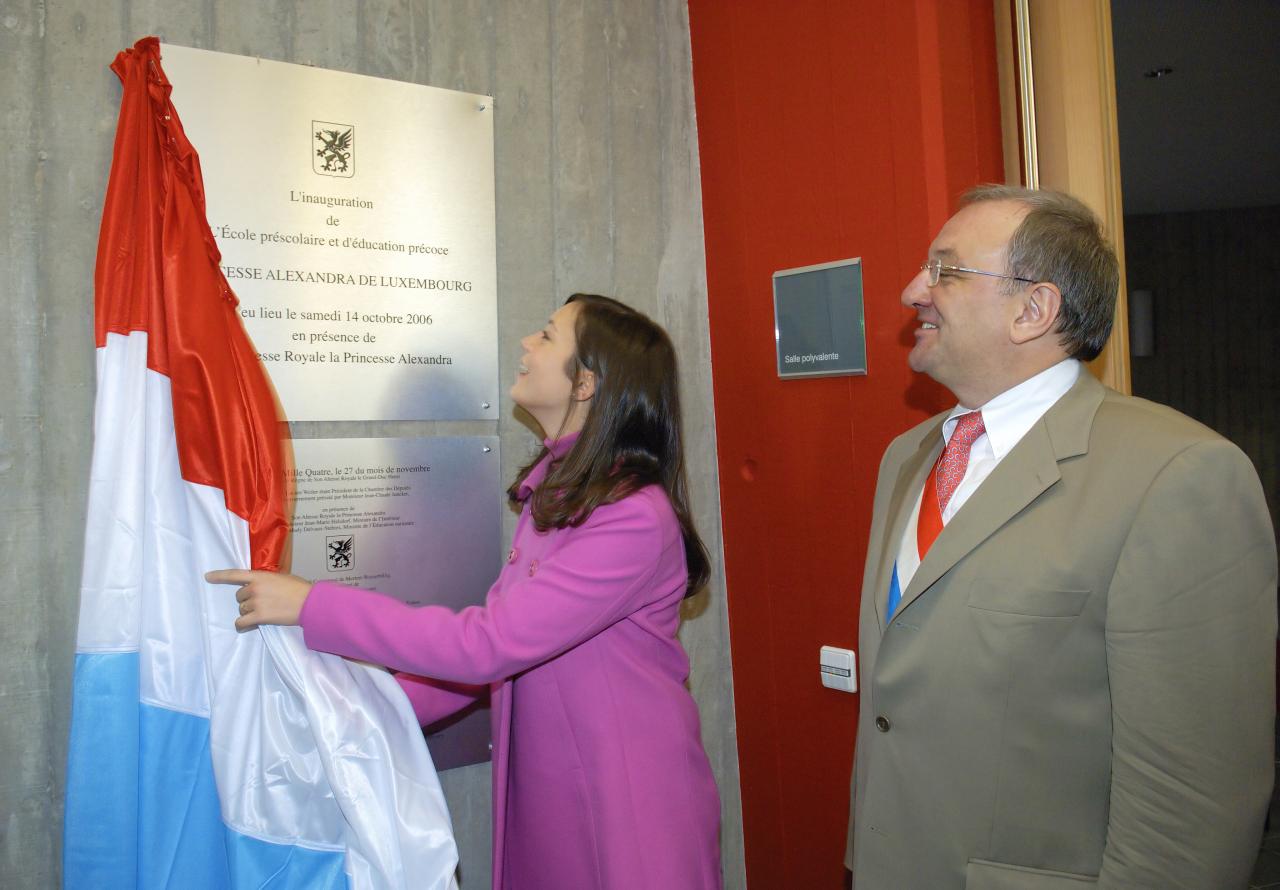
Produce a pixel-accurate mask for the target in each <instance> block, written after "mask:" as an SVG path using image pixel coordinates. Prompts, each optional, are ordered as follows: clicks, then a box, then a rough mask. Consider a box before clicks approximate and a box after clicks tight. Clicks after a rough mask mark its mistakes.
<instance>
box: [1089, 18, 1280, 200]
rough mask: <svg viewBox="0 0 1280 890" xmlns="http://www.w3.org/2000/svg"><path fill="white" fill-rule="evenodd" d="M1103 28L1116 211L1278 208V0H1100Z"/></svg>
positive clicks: (1279, 170) (1279, 131) (1279, 154)
mask: <svg viewBox="0 0 1280 890" xmlns="http://www.w3.org/2000/svg"><path fill="white" fill-rule="evenodd" d="M1111 27H1112V36H1113V41H1114V47H1115V62H1116V102H1117V107H1118V114H1119V119H1120V171H1121V185H1122V188H1123V191H1124V212H1125V213H1126V214H1137V213H1161V212H1170V211H1180V210H1208V209H1219V208H1226V207H1256V206H1262V205H1267V204H1280V61H1277V53H1278V51H1280V0H1112V3H1111ZM1159 68H1172V69H1173V70H1172V72H1171V73H1169V74H1167V75H1165V76H1163V77H1158V78H1154V77H1147V76H1144V75H1145V72H1147V71H1151V70H1154V69H1159Z"/></svg>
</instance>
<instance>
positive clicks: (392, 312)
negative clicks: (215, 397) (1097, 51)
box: [162, 44, 498, 420]
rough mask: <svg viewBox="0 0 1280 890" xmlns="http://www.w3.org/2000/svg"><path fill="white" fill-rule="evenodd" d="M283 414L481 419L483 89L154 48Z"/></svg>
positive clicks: (491, 326)
mask: <svg viewBox="0 0 1280 890" xmlns="http://www.w3.org/2000/svg"><path fill="white" fill-rule="evenodd" d="M162 52H163V64H164V68H165V72H166V74H168V76H169V80H170V81H171V82H172V84H173V94H172V95H173V103H174V106H175V107H176V108H177V110H178V113H179V114H180V115H181V117H182V123H183V127H184V129H185V131H186V134H187V137H188V138H189V139H190V140H191V143H192V145H193V146H194V147H195V149H196V151H197V152H198V153H199V155H200V164H201V168H202V170H203V173H204V185H205V196H206V205H207V206H206V210H207V215H208V218H209V225H210V227H211V228H212V230H213V236H214V239H215V241H216V242H217V245H218V248H219V250H220V251H221V253H222V270H223V273H224V274H225V275H226V278H227V281H228V283H229V284H230V285H231V288H232V289H233V290H234V292H235V294H236V296H237V297H238V298H239V309H240V315H241V318H242V319H243V321H244V325H245V329H246V330H247V331H248V333H249V336H250V337H251V338H252V340H253V342H254V345H255V347H256V349H257V352H258V355H259V357H260V358H261V360H262V363H263V365H264V367H265V368H266V371H267V373H268V374H269V375H270V376H271V380H272V383H273V384H274V385H275V388H276V391H277V393H278V394H279V396H280V402H281V404H282V406H283V408H284V413H285V415H286V416H287V418H288V419H289V420H448V419H455V420H496V419H497V417H498V413H497V412H498V358H497V332H498V322H497V263H496V258H497V252H496V250H497V249H496V232H495V225H496V223H495V216H494V169H493V100H492V99H490V98H489V97H488V96H481V95H476V94H472V93H460V92H455V91H453V90H442V89H437V88H435V87H427V86H421V85H418V84H410V83H402V82H399V81H393V80H384V79H381V78H375V77H366V76H363V75H358V74H347V73H345V72H340V71H330V70H326V69H323V68H311V67H307V66H304V65H289V64H285V63H283V62H272V61H267V60H264V59H254V58H249V57H247V56H236V55H230V54H227V53H217V52H209V51H207V50H198V49H189V48H187V47H180V46H173V45H171V44H165V45H164V46H163V47H162Z"/></svg>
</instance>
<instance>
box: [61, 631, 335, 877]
mask: <svg viewBox="0 0 1280 890" xmlns="http://www.w3.org/2000/svg"><path fill="white" fill-rule="evenodd" d="M138 668H139V659H138V653H137V652H125V653H111V654H78V655H77V656H76V663H75V680H74V685H75V697H74V703H75V704H74V707H73V710H72V715H71V741H70V746H71V747H70V752H69V757H68V772H69V773H70V774H71V775H73V776H82V777H87V776H92V777H94V781H93V782H92V783H78V782H77V783H70V784H69V786H68V788H67V812H66V823H65V830H66V837H67V840H68V842H67V843H65V844H64V860H63V886H64V887H66V888H69V890H82V888H83V890H101V888H107V887H112V888H115V887H145V888H149V890H150V888H175V890H177V888H183V890H188V888H189V890H206V888H207V890H224V888H231V887H259V888H264V890H266V888H270V890H295V888H296V890H302V888H308V890H310V888H315V890H346V888H347V887H348V882H347V876H346V874H345V872H344V854H343V853H342V852H341V851H325V850H311V849H307V848H305V847H300V846H291V845H285V844H272V843H268V842H266V841H261V840H258V839H256V838H250V837H246V836H244V835H242V834H239V833H238V832H236V831H233V830H231V829H229V828H227V827H226V826H224V825H223V824H222V820H221V814H220V811H219V805H218V794H217V790H216V788H215V787H214V781H213V761H212V759H211V757H210V753H209V720H208V718H205V717H200V716H196V715H192V714H184V713H182V712H180V711H174V710H170V709H168V708H162V707H157V706H154V705H149V704H145V703H141V702H139V700H138V686H139V684H138ZM72 839H74V842H71V841H72Z"/></svg>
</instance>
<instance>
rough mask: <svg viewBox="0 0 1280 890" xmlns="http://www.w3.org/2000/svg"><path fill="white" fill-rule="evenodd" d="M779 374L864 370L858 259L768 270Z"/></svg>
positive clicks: (821, 374) (818, 374)
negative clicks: (770, 271) (771, 273)
mask: <svg viewBox="0 0 1280 890" xmlns="http://www.w3.org/2000/svg"><path fill="white" fill-rule="evenodd" d="M773 325H774V340H775V341H776V343H777V349H778V376H779V377H837V376H842V375H848V374H865V373H867V339H866V326H865V321H864V319H863V314H862V259H861V258H855V259H852V260H840V261H839V262H835V263H822V264H821V265H817V266H802V267H801V268H798V269H783V270H782V271H780V272H774V273H773Z"/></svg>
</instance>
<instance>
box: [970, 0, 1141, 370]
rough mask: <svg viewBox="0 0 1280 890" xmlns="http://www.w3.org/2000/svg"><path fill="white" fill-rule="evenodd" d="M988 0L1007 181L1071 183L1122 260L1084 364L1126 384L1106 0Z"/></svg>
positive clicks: (1120, 217)
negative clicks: (1094, 354)
mask: <svg viewBox="0 0 1280 890" xmlns="http://www.w3.org/2000/svg"><path fill="white" fill-rule="evenodd" d="M994 3H995V22H996V61H997V66H998V70H999V77H1000V119H1001V130H1002V136H1003V145H1004V161H1005V164H1004V169H1005V181H1006V182H1007V183H1010V184H1015V185H1027V186H1029V187H1031V188H1047V189H1056V190H1058V191H1064V192H1069V193H1071V194H1072V195H1075V196H1076V197H1077V198H1079V199H1080V200H1081V201H1083V202H1084V203H1085V204H1087V205H1089V207H1090V208H1091V209H1092V210H1093V211H1094V212H1095V213H1097V214H1098V216H1099V218H1100V219H1101V220H1102V225H1103V228H1104V230H1105V231H1106V233H1107V236H1108V237H1109V238H1110V239H1111V241H1112V243H1113V244H1114V246H1115V251H1116V257H1117V258H1118V259H1119V261H1120V292H1119V293H1118V294H1117V296H1116V316H1115V324H1114V326H1113V327H1112V331H1111V339H1110V340H1109V341H1108V342H1107V345H1106V348H1105V349H1104V350H1103V351H1102V354H1101V355H1100V356H1098V358H1096V359H1095V360H1094V361H1092V362H1090V363H1089V369H1090V370H1091V371H1092V372H1093V373H1094V374H1095V375H1096V376H1097V377H1098V379H1099V380H1101V381H1102V382H1103V383H1105V384H1106V385H1108V386H1110V387H1112V388H1113V389H1117V390H1119V391H1120V392H1123V393H1129V392H1130V391H1131V385H1130V377H1129V323H1128V319H1129V313H1128V300H1127V298H1126V297H1127V288H1126V286H1125V265H1124V211H1123V205H1122V202H1121V195H1120V141H1119V136H1118V132H1117V130H1118V128H1117V123H1116V79H1115V55H1114V53H1113V51H1112V45H1111V3H1110V0H994ZM1027 109H1029V111H1030V113H1029V114H1027V113H1024V110H1027Z"/></svg>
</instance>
